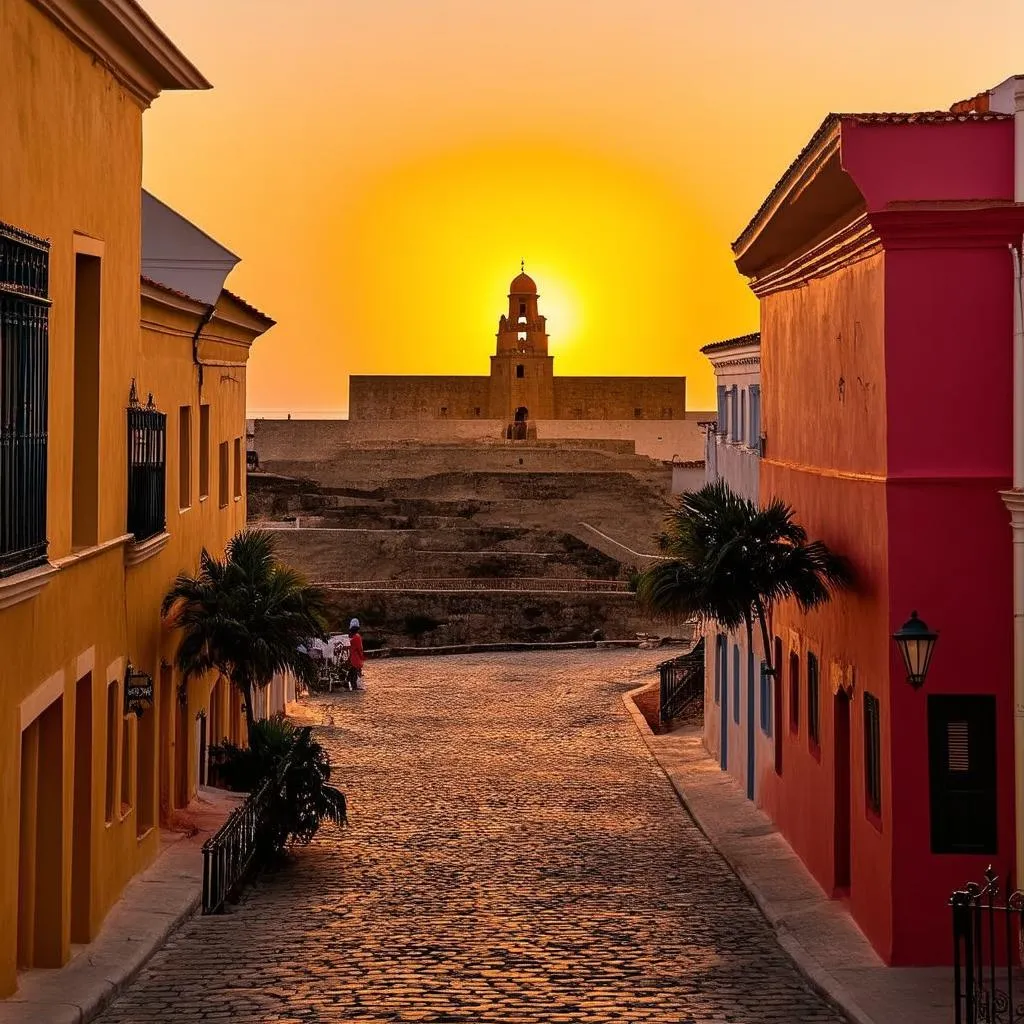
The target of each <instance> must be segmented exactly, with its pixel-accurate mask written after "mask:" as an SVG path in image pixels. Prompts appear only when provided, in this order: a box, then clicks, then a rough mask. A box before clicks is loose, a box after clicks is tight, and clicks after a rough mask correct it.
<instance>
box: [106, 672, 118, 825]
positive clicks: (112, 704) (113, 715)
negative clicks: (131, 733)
mask: <svg viewBox="0 0 1024 1024" xmlns="http://www.w3.org/2000/svg"><path fill="white" fill-rule="evenodd" d="M118 696H119V693H118V685H117V682H116V681H115V682H112V683H110V684H109V685H108V686H107V788H106V804H105V811H104V816H105V818H106V821H107V823H108V824H109V823H110V822H112V821H113V820H114V809H115V808H114V801H115V800H116V799H117V739H118V737H117V732H118V724H119V722H120V721H121V716H120V715H119V714H118V707H117V705H118V703H119V702H118Z"/></svg>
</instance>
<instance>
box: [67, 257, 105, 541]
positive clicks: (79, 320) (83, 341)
mask: <svg viewBox="0 0 1024 1024" xmlns="http://www.w3.org/2000/svg"><path fill="white" fill-rule="evenodd" d="M74 353H75V354H74V397H73V400H72V402H73V404H72V422H73V426H72V430H73V436H74V449H73V455H72V465H71V546H72V547H73V548H88V547H93V546H94V545H95V544H97V543H98V542H99V537H100V522H99V516H100V259H99V257H98V256H88V255H86V254H85V253H76V254H75V348H74Z"/></svg>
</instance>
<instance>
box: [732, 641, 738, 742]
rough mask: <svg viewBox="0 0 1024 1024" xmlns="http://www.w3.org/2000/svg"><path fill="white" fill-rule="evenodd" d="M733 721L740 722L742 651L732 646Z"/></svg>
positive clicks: (734, 645)
mask: <svg viewBox="0 0 1024 1024" xmlns="http://www.w3.org/2000/svg"><path fill="white" fill-rule="evenodd" d="M732 720H733V721H734V722H735V723H736V724H737V725H738V724H739V721H740V649H739V647H738V646H737V645H736V644H733V645H732Z"/></svg>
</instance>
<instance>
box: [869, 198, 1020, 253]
mask: <svg viewBox="0 0 1024 1024" xmlns="http://www.w3.org/2000/svg"><path fill="white" fill-rule="evenodd" d="M870 219H871V225H872V227H873V228H874V230H875V233H876V234H877V235H878V236H879V237H880V239H881V241H882V245H883V247H884V248H885V249H887V250H890V249H891V250H897V249H990V248H1002V247H1004V246H1006V245H1009V244H1011V243H1014V242H1019V241H1020V238H1021V235H1022V234H1024V204H1016V203H1010V202H999V201H990V202H985V201H979V202H977V203H956V204H952V203H907V204H900V205H895V204H894V205H892V206H890V207H888V208H886V209H884V210H879V211H878V212H876V213H872V214H870Z"/></svg>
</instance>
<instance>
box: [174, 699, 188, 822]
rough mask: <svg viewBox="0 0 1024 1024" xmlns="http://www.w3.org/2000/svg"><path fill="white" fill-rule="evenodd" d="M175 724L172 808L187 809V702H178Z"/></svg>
mask: <svg viewBox="0 0 1024 1024" xmlns="http://www.w3.org/2000/svg"><path fill="white" fill-rule="evenodd" d="M176 718H177V723H176V726H175V730H174V783H175V784H174V806H175V807H178V808H184V807H188V799H189V796H190V793H189V785H188V741H189V731H190V730H189V720H188V700H187V699H186V700H184V701H181V700H179V701H178V714H177V716H176Z"/></svg>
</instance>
